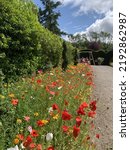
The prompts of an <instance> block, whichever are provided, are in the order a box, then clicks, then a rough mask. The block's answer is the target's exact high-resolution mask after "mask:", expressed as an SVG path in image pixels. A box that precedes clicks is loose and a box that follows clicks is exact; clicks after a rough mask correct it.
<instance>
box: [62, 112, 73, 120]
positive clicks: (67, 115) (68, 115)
mask: <svg viewBox="0 0 130 150" xmlns="http://www.w3.org/2000/svg"><path fill="white" fill-rule="evenodd" d="M71 118H72V115H70V114H69V113H68V111H65V110H64V111H63V112H62V119H63V120H70V119H71Z"/></svg>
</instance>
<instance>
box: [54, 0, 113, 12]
mask: <svg viewBox="0 0 130 150" xmlns="http://www.w3.org/2000/svg"><path fill="white" fill-rule="evenodd" d="M55 1H56V0H55ZM60 1H61V2H62V3H63V4H64V5H71V6H72V7H78V11H77V12H76V14H77V15H80V14H87V13H88V12H90V11H94V12H96V13H98V14H105V13H106V12H108V11H109V10H112V9H113V1H112V0H60Z"/></svg>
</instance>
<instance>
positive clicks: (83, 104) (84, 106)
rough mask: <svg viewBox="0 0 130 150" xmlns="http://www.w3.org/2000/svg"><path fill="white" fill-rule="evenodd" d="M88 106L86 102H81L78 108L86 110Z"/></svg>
mask: <svg viewBox="0 0 130 150" xmlns="http://www.w3.org/2000/svg"><path fill="white" fill-rule="evenodd" d="M88 106H89V105H88V104H87V103H86V102H83V103H82V104H81V105H80V107H83V108H87V107H88Z"/></svg>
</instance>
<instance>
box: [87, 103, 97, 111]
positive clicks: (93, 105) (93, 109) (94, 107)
mask: <svg viewBox="0 0 130 150" xmlns="http://www.w3.org/2000/svg"><path fill="white" fill-rule="evenodd" d="M89 106H90V109H91V110H92V111H95V110H96V108H97V107H96V101H92V102H90V104H89Z"/></svg>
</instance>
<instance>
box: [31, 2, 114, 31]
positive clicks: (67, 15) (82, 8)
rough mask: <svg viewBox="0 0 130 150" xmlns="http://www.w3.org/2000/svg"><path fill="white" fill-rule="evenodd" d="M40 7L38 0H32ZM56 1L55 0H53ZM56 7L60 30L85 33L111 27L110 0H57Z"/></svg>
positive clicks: (109, 29) (108, 29)
mask: <svg viewBox="0 0 130 150" xmlns="http://www.w3.org/2000/svg"><path fill="white" fill-rule="evenodd" d="M33 1H34V3H35V4H36V5H37V6H40V7H42V5H41V1H40V0H33ZM54 1H56V0H54ZM59 1H61V2H62V6H60V7H59V8H58V10H59V11H60V13H61V17H60V18H59V20H58V23H59V27H60V29H61V30H63V31H65V32H67V33H70V34H76V33H81V34H82V33H86V34H89V33H90V32H92V31H95V32H100V31H105V32H110V33H112V29H113V4H112V0H59Z"/></svg>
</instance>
